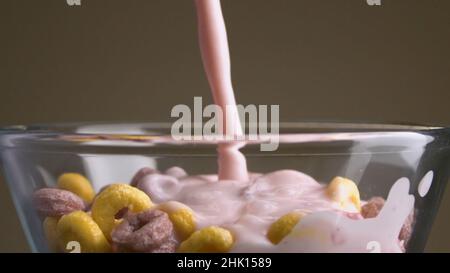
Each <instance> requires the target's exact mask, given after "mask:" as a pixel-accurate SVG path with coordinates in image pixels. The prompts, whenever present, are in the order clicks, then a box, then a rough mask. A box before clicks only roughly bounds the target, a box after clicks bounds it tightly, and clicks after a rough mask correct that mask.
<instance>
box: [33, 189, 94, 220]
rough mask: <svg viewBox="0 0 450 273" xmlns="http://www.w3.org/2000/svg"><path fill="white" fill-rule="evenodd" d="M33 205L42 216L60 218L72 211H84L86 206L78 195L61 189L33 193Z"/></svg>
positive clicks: (41, 190)
mask: <svg viewBox="0 0 450 273" xmlns="http://www.w3.org/2000/svg"><path fill="white" fill-rule="evenodd" d="M33 203H34V206H35V208H36V210H37V211H38V213H39V214H40V215H42V216H50V217H60V216H63V215H65V214H68V213H71V212H72V211H77V210H84V209H85V208H86V205H85V204H84V202H83V200H82V199H81V198H80V197H78V195H76V194H74V193H72V192H70V191H66V190H60V189H52V188H43V189H40V190H37V191H35V192H34V193H33Z"/></svg>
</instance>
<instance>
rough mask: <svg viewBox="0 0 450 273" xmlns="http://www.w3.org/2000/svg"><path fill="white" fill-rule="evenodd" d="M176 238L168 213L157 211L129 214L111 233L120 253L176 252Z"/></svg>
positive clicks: (149, 210) (115, 246) (150, 210)
mask: <svg viewBox="0 0 450 273" xmlns="http://www.w3.org/2000/svg"><path fill="white" fill-rule="evenodd" d="M174 236H175V234H174V230H173V224H172V222H170V220H169V217H168V215H167V213H165V212H163V211H161V210H156V209H148V210H145V211H142V212H139V213H128V214H127V215H126V216H125V218H124V219H123V221H122V223H120V224H119V225H118V226H117V227H116V228H115V229H114V230H113V231H112V233H111V239H112V242H113V245H114V248H115V249H116V251H118V252H146V253H154V252H159V253H162V252H175V249H176V245H177V242H176V240H175V239H174Z"/></svg>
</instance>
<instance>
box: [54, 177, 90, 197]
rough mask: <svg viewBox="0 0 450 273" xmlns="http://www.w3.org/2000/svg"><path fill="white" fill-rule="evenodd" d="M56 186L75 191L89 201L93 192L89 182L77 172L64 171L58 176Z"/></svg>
mask: <svg viewBox="0 0 450 273" xmlns="http://www.w3.org/2000/svg"><path fill="white" fill-rule="evenodd" d="M57 184H58V188H60V189H63V190H67V191H70V192H73V193H75V194H76V195H78V196H79V197H81V198H82V199H83V200H84V201H85V202H87V203H91V202H92V200H93V199H94V196H95V192H94V189H93V188H92V185H91V182H89V180H88V179H87V178H86V177H84V176H82V175H81V174H78V173H65V174H62V175H61V176H60V177H59V178H58V182H57Z"/></svg>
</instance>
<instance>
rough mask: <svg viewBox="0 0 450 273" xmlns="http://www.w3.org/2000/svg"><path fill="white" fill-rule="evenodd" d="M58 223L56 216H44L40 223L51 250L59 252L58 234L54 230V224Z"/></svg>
mask: <svg viewBox="0 0 450 273" xmlns="http://www.w3.org/2000/svg"><path fill="white" fill-rule="evenodd" d="M57 225H58V218H56V217H46V218H45V219H44V223H43V224H42V226H43V229H44V234H45V238H47V243H48V246H49V248H50V250H51V251H54V252H59V250H60V248H59V245H58V234H57V232H56V226H57Z"/></svg>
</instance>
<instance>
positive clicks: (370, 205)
mask: <svg viewBox="0 0 450 273" xmlns="http://www.w3.org/2000/svg"><path fill="white" fill-rule="evenodd" d="M383 206H384V199H383V198H382V197H372V198H370V199H369V201H367V203H366V204H364V206H362V207H361V215H362V216H363V217H364V218H375V217H377V216H378V214H379V213H380V211H381V209H382V208H383Z"/></svg>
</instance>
